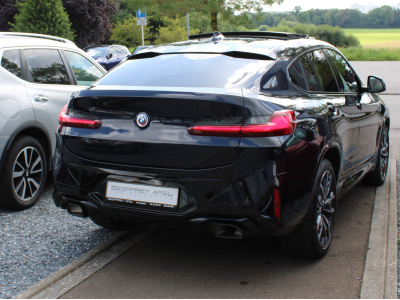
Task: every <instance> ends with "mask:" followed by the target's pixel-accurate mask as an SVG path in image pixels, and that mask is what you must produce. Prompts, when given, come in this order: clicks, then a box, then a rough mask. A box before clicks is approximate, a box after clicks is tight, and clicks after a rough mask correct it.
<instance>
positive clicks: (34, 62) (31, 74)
mask: <svg viewBox="0 0 400 300" xmlns="http://www.w3.org/2000/svg"><path fill="white" fill-rule="evenodd" d="M24 56H25V62H26V70H27V80H28V81H29V82H34V83H45V84H70V82H69V78H68V75H67V70H66V69H65V66H64V63H63V61H62V59H61V56H60V53H58V51H57V50H53V49H25V50H24Z"/></svg>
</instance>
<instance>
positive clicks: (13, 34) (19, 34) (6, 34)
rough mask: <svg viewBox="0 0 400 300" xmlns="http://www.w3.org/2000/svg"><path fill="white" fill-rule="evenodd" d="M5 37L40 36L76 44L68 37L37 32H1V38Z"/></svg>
mask: <svg viewBox="0 0 400 300" xmlns="http://www.w3.org/2000/svg"><path fill="white" fill-rule="evenodd" d="M3 37H29V38H38V39H48V40H53V41H57V42H62V43H66V44H70V45H74V46H76V45H75V43H74V42H72V41H70V40H68V39H64V38H60V37H56V36H52V35H45V34H37V33H26V32H0V38H3Z"/></svg>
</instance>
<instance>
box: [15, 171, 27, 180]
mask: <svg viewBox="0 0 400 300" xmlns="http://www.w3.org/2000/svg"><path fill="white" fill-rule="evenodd" d="M24 173H25V171H24V170H22V171H19V172H14V173H13V178H18V177H21V176H23V175H24Z"/></svg>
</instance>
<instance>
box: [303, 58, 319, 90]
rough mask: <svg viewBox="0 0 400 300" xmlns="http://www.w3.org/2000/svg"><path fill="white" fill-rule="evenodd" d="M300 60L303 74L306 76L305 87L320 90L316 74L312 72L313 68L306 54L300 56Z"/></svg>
mask: <svg viewBox="0 0 400 300" xmlns="http://www.w3.org/2000/svg"><path fill="white" fill-rule="evenodd" d="M301 62H302V64H303V66H304V75H305V77H306V83H307V89H308V90H309V91H310V92H316V91H322V88H321V87H320V85H319V81H318V78H317V76H316V75H315V73H314V68H313V67H312V65H311V63H310V61H309V60H308V58H307V57H306V56H303V57H301Z"/></svg>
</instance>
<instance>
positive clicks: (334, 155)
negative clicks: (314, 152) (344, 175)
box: [318, 147, 340, 182]
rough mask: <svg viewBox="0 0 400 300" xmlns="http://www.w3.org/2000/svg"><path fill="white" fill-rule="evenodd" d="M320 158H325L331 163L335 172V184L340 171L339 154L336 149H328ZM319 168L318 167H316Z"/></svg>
mask: <svg viewBox="0 0 400 300" xmlns="http://www.w3.org/2000/svg"><path fill="white" fill-rule="evenodd" d="M322 158H326V159H327V160H329V162H330V163H331V165H332V167H333V170H334V171H335V178H336V182H337V181H338V179H339V170H340V152H339V149H337V148H336V147H329V148H328V149H327V150H326V152H325V154H324V155H323V157H322ZM318 167H319V166H318Z"/></svg>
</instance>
